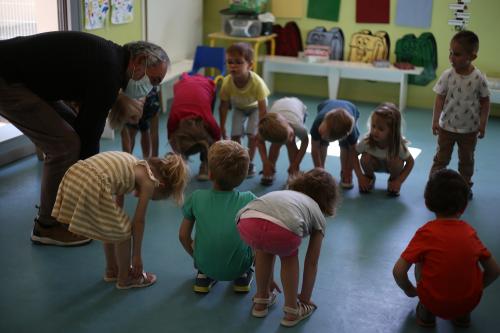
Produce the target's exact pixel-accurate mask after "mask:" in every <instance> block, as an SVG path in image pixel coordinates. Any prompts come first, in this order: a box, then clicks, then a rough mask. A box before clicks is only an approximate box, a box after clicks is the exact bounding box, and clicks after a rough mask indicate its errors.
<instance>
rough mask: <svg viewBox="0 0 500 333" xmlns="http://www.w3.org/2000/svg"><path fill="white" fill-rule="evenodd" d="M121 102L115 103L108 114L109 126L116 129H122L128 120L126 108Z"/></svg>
mask: <svg viewBox="0 0 500 333" xmlns="http://www.w3.org/2000/svg"><path fill="white" fill-rule="evenodd" d="M119 104H120V103H115V104H113V107H112V108H111V111H109V114H108V120H109V126H111V128H112V129H114V130H121V129H122V128H123V126H124V125H125V123H126V122H127V120H128V119H127V117H128V115H127V110H126V108H123V107H120V106H119Z"/></svg>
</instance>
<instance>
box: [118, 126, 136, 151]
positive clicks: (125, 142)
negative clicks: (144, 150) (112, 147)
mask: <svg viewBox="0 0 500 333" xmlns="http://www.w3.org/2000/svg"><path fill="white" fill-rule="evenodd" d="M120 136H121V138H122V150H123V151H124V152H126V153H132V150H133V147H131V142H130V136H129V133H128V127H127V126H124V127H123V129H122V131H121V132H120Z"/></svg>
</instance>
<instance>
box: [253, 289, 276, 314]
mask: <svg viewBox="0 0 500 333" xmlns="http://www.w3.org/2000/svg"><path fill="white" fill-rule="evenodd" d="M276 296H277V294H276V293H275V292H272V293H271V295H270V296H269V297H268V298H259V297H254V298H253V299H252V301H253V305H252V316H254V317H257V318H263V317H265V316H267V314H268V313H269V308H270V307H271V306H273V305H274V304H275V303H276ZM255 304H265V305H266V307H265V308H264V309H263V310H257V309H255Z"/></svg>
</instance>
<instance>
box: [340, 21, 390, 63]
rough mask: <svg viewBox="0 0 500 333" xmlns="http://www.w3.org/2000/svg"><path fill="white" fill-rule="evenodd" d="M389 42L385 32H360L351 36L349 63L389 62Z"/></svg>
mask: <svg viewBox="0 0 500 333" xmlns="http://www.w3.org/2000/svg"><path fill="white" fill-rule="evenodd" d="M390 48H391V40H390V38H389V35H388V34H387V32H385V31H377V32H375V33H374V34H372V32H371V31H370V30H366V29H365V30H361V31H359V32H356V33H354V34H352V36H351V42H350V44H349V59H348V60H349V61H357V62H367V63H372V62H374V61H375V60H389V50H390Z"/></svg>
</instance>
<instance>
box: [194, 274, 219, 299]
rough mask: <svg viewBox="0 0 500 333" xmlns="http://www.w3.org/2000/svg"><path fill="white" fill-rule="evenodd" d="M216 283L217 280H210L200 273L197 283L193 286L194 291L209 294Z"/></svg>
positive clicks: (197, 276)
mask: <svg viewBox="0 0 500 333" xmlns="http://www.w3.org/2000/svg"><path fill="white" fill-rule="evenodd" d="M216 283H217V280H214V279H212V278H209V277H208V276H206V275H205V274H203V273H202V272H200V271H198V274H197V275H196V281H195V283H194V286H193V290H194V292H196V293H202V294H207V293H208V292H209V291H210V289H212V287H213V286H214V285H215V284H216Z"/></svg>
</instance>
